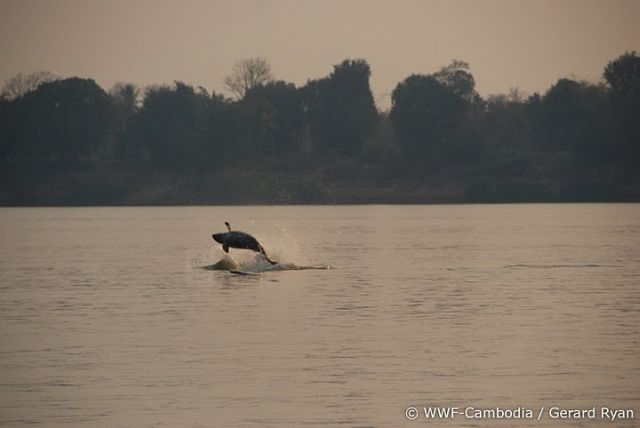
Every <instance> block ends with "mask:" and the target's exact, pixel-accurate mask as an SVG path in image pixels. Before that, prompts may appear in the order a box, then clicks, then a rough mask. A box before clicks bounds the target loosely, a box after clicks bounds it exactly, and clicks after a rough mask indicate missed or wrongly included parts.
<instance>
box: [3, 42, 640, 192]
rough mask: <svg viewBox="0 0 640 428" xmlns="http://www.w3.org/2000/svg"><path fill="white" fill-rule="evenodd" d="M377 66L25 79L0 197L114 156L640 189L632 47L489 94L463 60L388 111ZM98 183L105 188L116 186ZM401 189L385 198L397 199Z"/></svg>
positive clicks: (321, 174)
mask: <svg viewBox="0 0 640 428" xmlns="http://www.w3.org/2000/svg"><path fill="white" fill-rule="evenodd" d="M370 75H371V70H370V67H369V64H368V63H367V62H366V61H365V60H362V59H355V60H351V59H348V60H345V61H343V62H342V63H340V64H338V65H335V66H334V69H333V72H331V73H330V74H329V75H328V76H326V77H324V78H321V79H317V80H310V81H308V82H307V83H306V84H305V85H304V86H301V87H296V86H295V85H294V84H292V83H288V82H284V81H280V80H274V79H273V78H272V76H271V72H270V68H269V65H268V63H267V62H266V60H264V59H260V58H256V59H245V60H241V61H239V62H238V63H237V64H236V65H235V67H234V69H233V72H232V74H231V75H230V76H229V77H228V78H227V79H226V80H225V83H226V85H227V87H228V89H229V90H230V91H231V92H232V93H234V95H235V97H234V98H227V97H225V96H223V95H221V94H216V93H215V92H214V93H209V92H208V91H207V90H206V89H204V88H202V87H193V86H191V85H189V84H187V83H184V82H179V81H176V82H174V84H172V85H163V86H149V87H146V88H144V89H143V90H142V89H140V88H138V87H136V86H135V85H133V84H127V83H121V84H117V85H115V86H114V87H113V88H111V89H110V90H109V91H108V92H106V91H105V90H104V89H102V88H101V87H100V86H98V85H97V84H96V83H95V82H94V81H93V80H91V79H81V78H77V77H74V78H65V79H62V78H57V77H55V76H53V75H51V74H49V73H34V74H32V75H27V76H25V75H18V76H15V77H14V78H12V79H10V80H8V81H7V82H5V85H4V88H3V91H2V98H1V99H0V162H1V163H2V165H3V169H4V170H5V174H4V175H3V176H4V181H5V184H3V185H2V188H1V189H0V192H1V193H0V199H3V200H4V201H5V202H6V203H14V202H15V203H19V202H20V201H21V200H22V201H24V202H25V203H29V201H30V199H29V198H31V199H35V202H37V199H38V197H37V193H38V191H37V189H35V187H37V186H39V185H42V183H40V182H39V181H38V180H37V179H34V178H31V179H29V178H28V177H27V178H25V175H26V174H28V173H32V172H33V170H34V169H33V168H29V165H32V166H33V165H38V168H40V169H43V168H44V169H45V170H47V169H48V170H56V171H57V172H58V173H59V172H60V170H62V169H64V168H67V169H68V168H71V169H73V168H72V167H70V166H74V167H77V166H78V165H83V167H82V168H84V169H85V170H86V169H87V168H88V169H100V168H102V169H104V168H105V167H104V166H105V165H120V166H121V168H125V169H127V168H128V170H127V173H128V174H129V176H135V174H136V171H138V174H150V173H152V172H157V171H158V170H160V171H161V170H162V169H171V170H172V171H194V170H199V171H207V170H215V171H225V170H227V171H228V170H236V171H238V170H240V171H243V170H244V171H246V172H247V174H249V175H250V174H251V173H252V171H255V170H260V171H267V172H269V171H272V172H273V173H275V174H282V173H283V171H288V172H290V174H289V175H288V177H289V179H290V180H292V181H299V180H302V181H305V180H307V181H308V180H309V177H310V176H314V177H316V178H317V182H316V183H315V184H316V185H313V186H307V188H308V189H310V190H309V192H316V191H318V189H319V188H321V187H322V185H323V184H322V183H325V184H326V183H333V185H334V187H337V188H340V187H344V188H347V187H349V185H353V183H359V186H360V187H359V188H364V187H366V186H367V185H369V186H370V187H372V188H373V189H375V188H376V187H380V186H382V185H381V183H387V184H389V183H391V182H392V181H393V180H395V181H393V182H394V183H395V184H394V186H395V189H396V190H397V194H398V195H400V194H402V189H400V188H404V187H406V185H407V184H411V185H412V186H414V187H415V188H416V189H418V190H416V194H419V193H420V191H421V190H420V189H421V188H422V189H426V188H429V189H431V190H433V188H436V187H438V186H440V187H447V186H448V187H450V188H451V189H453V190H451V191H452V192H454V193H455V192H458V195H457V196H455V195H453V196H452V197H451V198H450V199H451V200H459V199H461V198H462V197H463V198H465V199H466V200H468V201H518V200H524V201H528V200H582V199H584V200H592V199H593V200H599V199H601V200H623V199H635V198H636V197H637V196H638V195H637V194H636V193H635V189H636V187H635V186H637V185H638V182H637V178H638V168H637V165H638V162H639V161H640V57H638V56H637V54H636V52H630V53H625V54H624V55H622V56H620V57H618V58H616V59H614V60H612V61H611V62H609V63H608V64H607V65H606V66H605V67H604V70H603V81H602V82H597V83H592V82H586V81H577V80H573V79H567V78H562V79H559V80H558V81H557V82H556V83H555V84H554V85H553V86H551V88H549V89H548V90H547V91H546V92H545V93H544V94H537V93H536V94H533V95H530V96H524V95H523V94H522V93H520V92H519V91H518V90H515V89H514V90H512V91H511V92H510V93H509V94H507V95H495V96H489V97H486V98H483V97H481V96H480V95H479V94H478V93H477V91H476V89H475V80H474V77H473V75H472V73H471V71H470V69H469V66H468V65H467V64H466V63H464V62H461V61H453V62H452V63H451V64H449V65H447V66H445V67H443V68H441V69H440V70H438V71H436V72H434V73H432V74H414V75H411V76H409V77H407V78H406V79H404V80H403V81H402V82H400V83H398V85H397V86H396V88H395V89H394V90H393V92H392V95H391V101H392V103H391V108H390V110H389V111H388V112H380V111H379V110H378V109H377V108H376V105H375V102H374V97H373V95H372V92H371V88H370V86H369V78H370ZM26 171H29V172H26ZM150 171H152V172H150ZM183 175H184V174H183ZM267 175H268V174H267ZM57 176H59V174H58V175H57ZM174 177H176V176H175V175H174ZM42 179H44V178H42ZM92 179H93V180H94V181H95V182H96V183H95V184H96V189H104V188H108V187H109V185H108V184H107V183H103V182H100V181H101V179H100V178H99V177H95V176H94V177H93V178H92ZM111 179H112V177H111V176H105V177H104V179H103V180H102V181H109V180H111ZM47 180H49V179H48V178H47ZM40 181H41V180H40ZM336 183H338V184H336ZM61 185H62V186H64V185H65V184H64V182H62V184H61ZM226 185H228V186H231V187H233V185H232V184H229V183H228V180H227V184H226ZM327 185H329V184H327ZM391 187H393V186H391ZM391 187H390V190H389V192H390V194H391V196H389V197H385V198H384V199H385V201H386V202H388V201H393V199H394V198H393V188H391ZM456 189H457V190H456ZM460 189H462V190H461V191H460ZM229 190H230V191H233V190H234V189H229ZM131 191H132V190H131V189H126V186H124V188H123V189H120V193H122V194H125V193H127V192H129V193H131ZM27 193H30V194H31V195H32V196H31V197H26V196H25V194H27ZM98 193H99V192H98ZM214 193H215V192H214ZM371 194H372V195H373V196H372V197H371V199H372V200H371V201H376V198H375V191H372V192H371ZM33 195H35V196H33ZM212 195H213V194H212ZM461 195H462V196H461ZM123 197H124V196H122V195H120V196H115V197H112V198H111V199H109V200H107V202H112V203H118V202H119V201H121V200H122V198H123ZM216 198H217V197H216V196H215V195H213V196H211V197H210V198H208V199H207V200H206V202H216V201H217V199H216ZM70 199H71V200H69V201H66V202H65V203H73V202H74V201H73V197H71V198H70ZM205 199H206V198H205ZM249 199H251V198H250V197H249ZM303 199H304V198H303ZM339 199H340V198H339ZM344 199H345V200H346V201H348V199H349V198H348V197H346V198H344ZM399 199H401V200H402V199H403V198H402V197H400V198H399ZM405 199H406V198H405ZM419 199H420V198H418V200H419ZM444 200H447V198H446V197H445V198H444ZM100 201H101V200H100V199H99V198H98V200H97V202H98V203H99V202H100ZM80 202H81V201H80ZM129 202H135V200H133V201H131V200H130V199H129ZM157 202H160V203H162V202H163V201H162V197H160V198H159V201H157ZM220 202H225V200H220ZM247 202H251V201H250V200H248V201H247ZM293 202H295V198H294V201H293ZM53 203H55V201H54V202H53Z"/></svg>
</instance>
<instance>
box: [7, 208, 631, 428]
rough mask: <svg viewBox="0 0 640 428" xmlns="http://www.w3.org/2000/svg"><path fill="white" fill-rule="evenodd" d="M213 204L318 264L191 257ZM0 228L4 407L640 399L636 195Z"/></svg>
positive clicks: (334, 409)
mask: <svg viewBox="0 0 640 428" xmlns="http://www.w3.org/2000/svg"><path fill="white" fill-rule="evenodd" d="M225 220H230V221H232V222H233V224H234V226H237V227H238V228H241V229H242V230H246V231H247V232H250V233H252V234H253V235H255V236H256V238H258V239H259V240H260V242H262V243H263V245H264V246H265V247H266V249H267V251H268V253H269V254H270V255H271V256H272V257H273V258H275V259H276V260H279V261H281V263H284V264H291V265H292V266H316V267H318V266H320V267H322V266H324V267H327V266H331V267H333V269H322V270H285V271H273V272H259V274H258V275H234V274H231V273H229V272H227V271H224V270H223V271H216V270H207V269H202V267H205V266H210V265H213V264H215V263H217V262H219V261H220V260H221V259H222V257H223V253H222V251H221V249H220V245H219V244H216V243H215V242H213V241H212V240H211V237H210V236H211V233H212V232H214V231H216V230H220V229H221V226H222V225H223V223H222V222H223V221H225ZM0 233H1V239H2V241H1V242H2V243H1V244H0V319H1V322H2V324H1V325H2V329H1V331H0V373H1V380H0V423H2V424H4V425H9V426H11V425H24V424H29V423H42V424H43V426H64V425H68V426H87V425H91V426H95V425H98V426H114V425H116V426H122V425H127V426H151V425H161V424H164V425H166V426H176V425H177V426H247V425H249V426H305V425H312V426H327V425H342V426H369V425H371V426H402V425H407V426H416V425H420V424H421V423H427V421H425V420H419V421H417V422H411V421H408V420H407V419H406V418H405V416H404V412H405V409H406V408H407V407H408V406H410V405H418V406H423V405H440V406H447V405H451V406H460V407H464V406H475V407H479V408H490V407H495V406H501V407H512V408H514V407H518V406H523V407H539V406H563V407H567V408H590V407H592V406H604V405H608V406H610V407H619V408H635V409H636V418H638V416H639V415H638V414H639V413H640V406H639V401H638V400H639V399H638V397H640V364H639V363H638V355H640V288H639V287H638V278H639V273H640V205H625V204H612V205H607V204H602V205H597V204H594V205H580V204H571V205H570V204H567V205H487V206H479V205H474V206H453V205H452V206H355V207H353V206H351V207H350V206H343V207H251V208H250V209H249V208H245V207H195V208H194V207H184V208H51V209H41V208H38V209H1V210H0ZM231 254H232V256H233V257H234V259H235V260H237V261H238V262H239V263H240V264H242V263H245V265H244V267H245V268H246V267H247V266H252V265H251V263H252V260H254V257H255V253H248V252H242V251H236V250H231ZM247 263H248V264H247ZM249 270H251V269H249ZM428 423H429V425H430V426H451V425H452V422H450V421H449V422H448V421H439V422H438V421H436V422H428ZM522 423H523V422H522V421H520V422H519V423H518V422H515V423H509V422H506V423H502V424H501V426H509V425H513V426H520V425H522ZM637 423H638V419H636V420H635V421H631V422H624V421H622V422H620V423H619V424H617V425H615V426H637ZM535 424H536V426H541V425H542V426H544V425H549V426H557V425H572V424H576V425H580V423H579V422H575V421H562V422H558V421H551V420H548V419H543V420H542V421H541V422H539V423H537V422H536V423H535ZM582 424H583V425H584V422H583V423H582ZM634 424H635V425H634ZM455 425H457V426H491V425H493V422H491V421H490V422H487V421H484V422H482V421H480V422H478V421H472V420H463V419H459V420H456V422H455Z"/></svg>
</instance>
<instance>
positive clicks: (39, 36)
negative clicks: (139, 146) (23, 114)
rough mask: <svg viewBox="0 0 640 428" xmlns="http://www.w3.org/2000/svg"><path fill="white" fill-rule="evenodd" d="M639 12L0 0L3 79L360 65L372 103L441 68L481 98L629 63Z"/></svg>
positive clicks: (581, 3) (313, 72)
mask: <svg viewBox="0 0 640 428" xmlns="http://www.w3.org/2000/svg"><path fill="white" fill-rule="evenodd" d="M639 23H640V0H597V1H595V0H538V1H534V0H527V1H522V0H475V1H473V0H468V1H456V0H447V1H445V0H443V1H430V0H416V1H410V0H395V1H392V0H369V1H361V0H335V1H334V0H317V1H306V0H302V1H301V0H262V1H259V0H235V1H232V0H230V1H212V0H210V1H195V0H194V1H188V0H183V1H168V0H153V1H152V0H144V1H134V0H101V1H98V0H15V1H14V0H0V81H4V80H5V79H7V78H8V77H11V76H12V75H14V74H16V73H19V72H31V71H35V70H49V71H52V72H53V73H55V74H57V75H60V76H72V75H76V76H81V77H91V78H94V79H95V80H96V81H97V82H98V83H99V84H100V85H101V86H103V87H104V88H105V89H108V88H109V87H111V86H112V85H113V84H114V83H115V82H118V81H128V82H134V83H137V84H139V85H147V84H152V83H170V82H172V81H173V80H176V79H177V80H183V81H185V82H188V83H192V84H194V85H201V86H204V87H205V88H207V89H208V90H216V91H217V92H220V91H223V89H224V87H223V83H222V80H223V78H224V76H225V75H226V74H228V73H229V70H230V69H231V67H232V65H233V63H234V61H235V60H237V59H238V58H241V57H254V56H264V57H266V58H267V59H268V60H269V62H270V63H271V65H272V70H273V73H274V75H275V77H276V78H279V79H284V80H287V81H290V82H294V83H296V84H298V85H302V84H304V83H305V82H306V81H307V80H308V79H311V78H317V77H322V76H325V75H327V74H328V73H330V72H331V70H332V66H333V65H334V64H337V63H339V62H340V61H341V60H343V59H345V58H365V59H366V60H367V61H369V64H370V65H371V68H372V77H371V84H372V88H373V92H374V96H375V97H376V99H377V101H378V102H379V104H380V105H381V106H382V107H387V106H388V103H389V94H390V92H391V91H392V90H393V88H394V87H395V85H396V84H397V83H398V82H399V81H401V80H402V79H404V78H406V77H407V76H408V75H410V74H412V73H432V72H434V71H436V70H437V69H439V68H440V67H441V66H443V65H446V64H447V63H449V61H450V60H452V59H462V60H464V61H467V62H468V63H469V64H470V66H471V71H472V73H473V75H474V76H475V78H476V85H477V89H478V91H479V92H480V93H481V94H482V95H487V94H492V93H506V92H508V91H509V89H510V88H512V87H519V88H521V89H523V90H525V91H527V92H529V93H531V92H535V91H538V92H543V91H545V90H546V89H547V88H548V87H549V86H550V85H551V84H553V83H554V82H555V81H556V80H557V79H558V78H560V77H567V76H569V77H574V78H579V79H588V80H592V81H597V80H599V79H600V78H601V75H602V70H603V68H604V66H605V65H606V63H607V62H608V61H609V60H611V59H614V58H616V57H617V56H619V55H621V54H622V53H624V52H625V51H630V50H637V51H640V24H639Z"/></svg>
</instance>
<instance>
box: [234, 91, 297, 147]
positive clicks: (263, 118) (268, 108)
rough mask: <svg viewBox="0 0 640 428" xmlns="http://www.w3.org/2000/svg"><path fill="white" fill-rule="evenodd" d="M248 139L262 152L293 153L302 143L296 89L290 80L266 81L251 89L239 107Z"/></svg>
mask: <svg viewBox="0 0 640 428" xmlns="http://www.w3.org/2000/svg"><path fill="white" fill-rule="evenodd" d="M241 107H242V108H243V109H244V111H245V112H246V113H247V115H246V120H247V124H246V126H247V127H249V128H250V130H249V131H250V133H251V136H250V137H249V138H250V139H251V140H252V142H253V143H254V144H255V145H257V146H258V149H259V152H260V153H262V154H275V155H289V154H294V153H295V152H296V151H297V149H299V146H300V145H301V143H302V139H303V133H304V117H303V111H302V103H301V96H300V91H298V89H297V88H296V87H295V85H294V84H293V83H287V82H284V81H281V80H280V81H277V82H269V83H267V84H265V85H261V86H256V87H253V88H251V89H250V90H249V91H248V92H247V93H246V94H245V97H244V100H243V101H242V106H241Z"/></svg>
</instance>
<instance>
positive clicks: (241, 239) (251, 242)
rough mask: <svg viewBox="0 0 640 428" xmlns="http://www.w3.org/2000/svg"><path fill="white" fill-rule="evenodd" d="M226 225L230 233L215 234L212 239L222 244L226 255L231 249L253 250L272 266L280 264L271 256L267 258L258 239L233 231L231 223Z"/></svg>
mask: <svg viewBox="0 0 640 428" xmlns="http://www.w3.org/2000/svg"><path fill="white" fill-rule="evenodd" d="M224 224H226V225H227V229H228V230H229V231H228V232H222V233H214V234H213V235H211V237H212V238H213V239H214V240H215V241H216V242H219V243H221V244H222V249H223V250H224V252H225V253H228V252H229V248H239V249H243V250H253V251H256V252H258V253H260V254H262V255H263V256H264V258H265V259H267V261H268V262H269V263H271V264H272V265H275V264H276V263H278V262H274V261H273V260H271V259H270V258H269V256H267V253H266V251H265V250H264V248H263V247H262V245H260V243H259V242H258V240H257V239H256V238H254V237H253V236H251V235H249V234H248V233H245V232H240V231H236V230H234V231H232V230H231V225H230V224H229V222H226V221H225V222H224Z"/></svg>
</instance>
